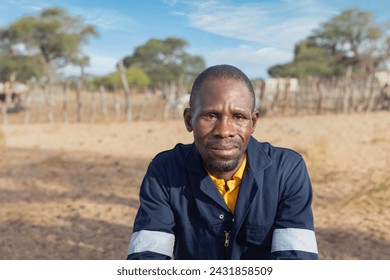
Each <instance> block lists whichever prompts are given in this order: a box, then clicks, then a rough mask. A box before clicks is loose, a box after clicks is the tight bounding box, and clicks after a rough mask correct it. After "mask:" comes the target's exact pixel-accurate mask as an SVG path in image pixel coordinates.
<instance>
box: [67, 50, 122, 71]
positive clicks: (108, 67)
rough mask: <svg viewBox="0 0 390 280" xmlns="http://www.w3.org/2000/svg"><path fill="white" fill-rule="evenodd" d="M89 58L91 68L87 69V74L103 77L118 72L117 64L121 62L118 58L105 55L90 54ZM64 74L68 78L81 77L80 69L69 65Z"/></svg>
mask: <svg viewBox="0 0 390 280" xmlns="http://www.w3.org/2000/svg"><path fill="white" fill-rule="evenodd" d="M88 56H89V66H87V67H86V68H85V73H86V74H91V75H95V76H103V75H107V74H108V73H111V72H114V71H115V70H116V69H115V67H116V64H117V62H118V61H119V59H118V58H117V57H114V56H110V55H104V54H97V53H88ZM62 72H63V73H64V74H65V75H66V76H77V75H80V67H75V66H71V65H69V66H67V67H65V68H64V69H63V70H62Z"/></svg>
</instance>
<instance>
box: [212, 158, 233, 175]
mask: <svg viewBox="0 0 390 280" xmlns="http://www.w3.org/2000/svg"><path fill="white" fill-rule="evenodd" d="M238 163H239V160H238V159H232V160H211V161H208V162H206V163H205V164H206V166H207V169H208V170H209V171H210V172H217V173H223V172H231V171H233V170H235V169H236V168H237V167H238Z"/></svg>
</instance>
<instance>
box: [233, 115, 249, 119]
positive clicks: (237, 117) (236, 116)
mask: <svg viewBox="0 0 390 280" xmlns="http://www.w3.org/2000/svg"><path fill="white" fill-rule="evenodd" d="M233 118H234V119H236V120H245V119H246V117H245V116H244V115H241V114H234V115H233Z"/></svg>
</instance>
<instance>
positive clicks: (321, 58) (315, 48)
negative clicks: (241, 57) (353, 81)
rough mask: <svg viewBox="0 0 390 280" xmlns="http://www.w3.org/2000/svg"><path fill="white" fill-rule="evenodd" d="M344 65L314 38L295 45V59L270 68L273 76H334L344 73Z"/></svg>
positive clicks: (269, 71) (269, 70)
mask: <svg viewBox="0 0 390 280" xmlns="http://www.w3.org/2000/svg"><path fill="white" fill-rule="evenodd" d="M342 72H343V67H342V66H341V65H339V64H338V63H337V61H335V57H333V56H332V55H330V54H329V53H328V51H327V49H326V48H324V47H322V46H319V45H318V44H317V43H316V42H315V41H314V40H313V39H312V38H309V39H307V40H304V41H302V42H300V43H299V44H298V45H296V47H295V51H294V61H293V62H292V63H287V64H283V65H275V66H273V67H271V68H270V69H268V73H269V74H270V75H271V76H272V77H295V78H303V77H308V76H317V77H332V76H337V75H340V74H342Z"/></svg>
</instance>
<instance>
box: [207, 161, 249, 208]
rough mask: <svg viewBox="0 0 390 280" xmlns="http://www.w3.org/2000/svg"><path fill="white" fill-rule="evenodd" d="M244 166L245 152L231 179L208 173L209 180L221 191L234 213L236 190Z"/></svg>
mask: <svg viewBox="0 0 390 280" xmlns="http://www.w3.org/2000/svg"><path fill="white" fill-rule="evenodd" d="M245 167H246V154H245V155H244V159H243V161H242V163H241V165H240V167H239V168H238V169H237V171H236V173H234V175H233V179H232V180H229V181H226V182H225V180H224V179H218V178H216V177H214V176H213V175H211V174H210V173H209V176H210V178H211V180H213V182H214V184H215V185H216V186H217V189H218V191H219V192H220V193H221V195H222V197H223V199H224V200H225V202H226V205H227V206H228V207H229V209H230V211H231V212H232V213H234V209H235V207H236V201H237V196H238V190H239V187H240V184H241V180H242V176H243V175H244V171H245Z"/></svg>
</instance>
